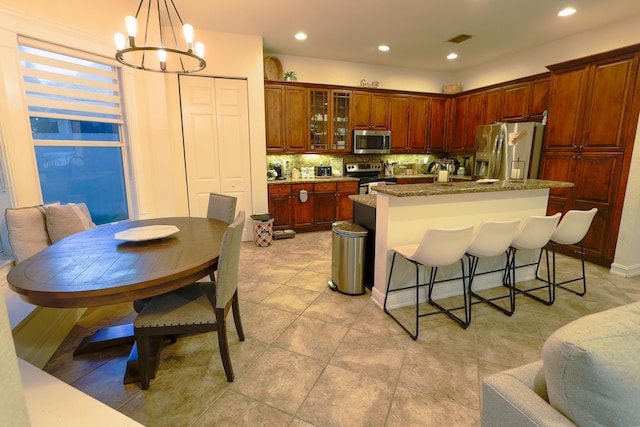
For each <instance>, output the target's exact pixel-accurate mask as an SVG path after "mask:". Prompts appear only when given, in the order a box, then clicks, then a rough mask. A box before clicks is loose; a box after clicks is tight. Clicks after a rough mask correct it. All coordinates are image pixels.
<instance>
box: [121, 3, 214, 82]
mask: <svg viewBox="0 0 640 427" xmlns="http://www.w3.org/2000/svg"><path fill="white" fill-rule="evenodd" d="M145 1H146V2H147V6H146V8H145V9H143V5H144V3H145ZM152 4H155V7H153V8H152ZM162 6H164V7H163V8H162ZM145 10H146V16H143V18H144V23H145V28H144V36H143V45H142V46H138V45H137V44H136V33H137V23H138V17H139V16H140V13H141V11H142V12H143V14H144V11H145ZM152 17H153V18H154V19H153V20H152ZM156 19H157V23H158V29H157V31H156V30H154V29H152V28H151V26H150V25H151V24H152V23H153V21H155V20H156ZM178 22H179V23H180V25H181V27H182V29H183V32H184V36H185V42H186V49H181V48H180V46H179V44H178V37H177V36H176V29H175V26H174V25H177V23H178ZM125 23H126V27H127V32H128V37H125V36H124V35H123V34H122V33H116V34H115V36H114V38H115V42H116V49H117V50H116V54H115V58H116V60H117V61H118V62H120V63H121V64H124V65H126V66H128V67H132V68H137V69H139V70H145V71H154V72H160V73H195V72H197V71H200V70H202V69H204V68H205V67H206V65H207V63H206V62H205V60H204V45H203V44H202V43H196V44H195V51H194V43H193V27H192V26H191V25H189V24H186V25H185V24H184V23H183V21H182V17H181V16H180V13H179V12H178V9H177V7H176V5H175V3H174V2H173V0H140V4H139V5H138V10H137V11H136V14H135V17H134V16H127V17H126V18H125ZM167 26H168V27H169V28H170V32H169V31H168V30H166V31H165V29H164V28H166V27H167ZM165 32H167V33H168V34H165ZM151 43H156V45H150V44H151ZM167 43H173V46H167ZM127 44H128V47H127ZM151 52H156V54H157V55H148V53H151Z"/></svg>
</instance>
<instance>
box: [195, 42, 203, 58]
mask: <svg viewBox="0 0 640 427" xmlns="http://www.w3.org/2000/svg"><path fill="white" fill-rule="evenodd" d="M196 55H198V56H199V57H200V58H204V43H202V42H197V43H196Z"/></svg>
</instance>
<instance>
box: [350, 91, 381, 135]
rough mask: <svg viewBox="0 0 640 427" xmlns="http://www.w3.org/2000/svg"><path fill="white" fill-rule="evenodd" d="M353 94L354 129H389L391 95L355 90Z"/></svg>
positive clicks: (352, 113) (352, 114)
mask: <svg viewBox="0 0 640 427" xmlns="http://www.w3.org/2000/svg"><path fill="white" fill-rule="evenodd" d="M351 96H352V101H351V116H352V123H353V129H364V130H388V129H389V103H390V99H389V95H387V94H382V93H375V92H365V91H353V92H352V93H351Z"/></svg>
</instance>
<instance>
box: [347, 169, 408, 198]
mask: <svg viewBox="0 0 640 427" xmlns="http://www.w3.org/2000/svg"><path fill="white" fill-rule="evenodd" d="M345 172H346V173H345V175H346V176H350V177H354V178H358V179H359V180H360V187H359V191H358V193H359V194H369V188H370V185H369V184H375V183H377V182H385V183H387V184H395V183H396V182H397V179H396V177H395V176H387V175H382V165H381V164H380V163H347V164H346V165H345Z"/></svg>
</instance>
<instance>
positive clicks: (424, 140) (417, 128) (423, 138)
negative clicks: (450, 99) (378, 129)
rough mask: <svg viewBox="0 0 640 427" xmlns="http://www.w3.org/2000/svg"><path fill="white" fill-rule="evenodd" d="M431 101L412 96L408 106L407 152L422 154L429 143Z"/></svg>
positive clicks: (423, 97) (426, 98)
mask: <svg viewBox="0 0 640 427" xmlns="http://www.w3.org/2000/svg"><path fill="white" fill-rule="evenodd" d="M430 107H431V99H430V98H428V97H426V96H413V97H411V102H410V105H409V144H408V147H407V148H408V149H409V152H412V153H424V152H425V151H426V150H427V146H428V143H429V133H428V132H429V115H430V113H431V111H430ZM392 137H393V136H392Z"/></svg>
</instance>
